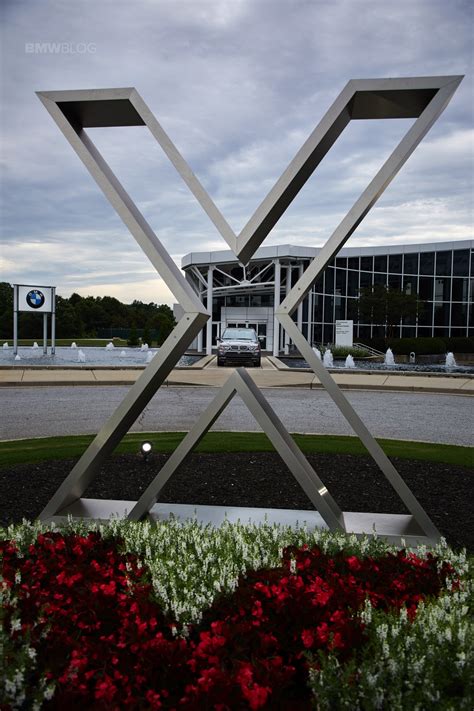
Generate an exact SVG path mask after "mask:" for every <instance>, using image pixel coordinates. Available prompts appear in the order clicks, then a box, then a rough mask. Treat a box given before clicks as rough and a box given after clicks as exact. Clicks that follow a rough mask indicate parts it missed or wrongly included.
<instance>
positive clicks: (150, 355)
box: [146, 351, 155, 363]
mask: <svg viewBox="0 0 474 711" xmlns="http://www.w3.org/2000/svg"><path fill="white" fill-rule="evenodd" d="M154 355H155V354H154V353H153V351H148V353H147V356H146V362H147V363H151V361H152V360H153V356H154Z"/></svg>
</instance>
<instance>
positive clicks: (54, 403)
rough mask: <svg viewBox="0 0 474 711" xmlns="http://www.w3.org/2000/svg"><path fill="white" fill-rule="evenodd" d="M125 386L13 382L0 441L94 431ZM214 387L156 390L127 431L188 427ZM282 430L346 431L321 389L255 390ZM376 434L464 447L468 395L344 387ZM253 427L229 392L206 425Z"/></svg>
mask: <svg viewBox="0 0 474 711" xmlns="http://www.w3.org/2000/svg"><path fill="white" fill-rule="evenodd" d="M127 390H128V388H126V387H111V386H108V387H100V386H94V387H85V386H81V387H51V388H46V387H44V388H42V387H31V388H29V387H21V388H2V389H1V391H0V439H18V438H23V437H45V436H52V435H66V434H86V433H93V434H94V433H97V432H98V431H99V429H100V427H101V426H102V424H104V423H105V422H106V420H107V418H108V417H109V416H110V415H111V414H112V413H113V411H114V410H115V408H116V407H117V406H118V404H119V403H120V401H121V400H122V398H123V397H124V396H125V394H126V392H127ZM216 393H217V389H214V388H206V387H172V388H166V387H165V388H163V389H162V390H160V391H159V392H158V394H157V395H155V397H154V398H153V399H152V400H151V402H150V403H149V405H148V406H147V408H146V409H145V411H144V413H142V415H141V416H140V417H139V418H138V420H137V421H136V422H135V424H134V426H133V427H132V430H134V431H144V432H152V431H173V430H181V431H185V430H188V429H189V428H190V427H191V426H192V425H193V424H194V423H195V422H196V420H197V418H198V417H199V415H200V414H201V412H203V410H204V409H205V407H206V405H207V404H208V403H209V402H210V401H211V399H212V398H213V397H214V396H215V395H216ZM263 393H264V395H265V397H266V398H267V399H268V401H269V402H270V404H271V405H272V407H273V408H274V409H275V411H276V413H277V415H278V416H279V417H280V418H281V420H282V421H283V423H284V425H285V426H286V428H287V429H288V430H289V431H290V432H305V433H324V434H353V432H352V429H351V428H350V426H349V425H348V424H347V422H346V421H345V420H344V418H343V417H342V415H341V414H340V412H339V411H338V409H337V408H336V406H335V405H334V404H333V402H332V400H331V399H330V398H329V396H328V395H327V393H325V392H324V391H320V390H306V389H304V390H303V389H301V390H298V389H290V388H280V389H277V388H275V389H266V390H264V391H263ZM346 396H347V398H348V399H349V401H350V402H351V404H352V405H353V407H354V408H355V410H356V412H357V413H358V414H359V416H360V417H361V418H362V420H363V421H364V423H365V424H366V425H367V427H368V428H369V430H370V431H371V433H372V434H373V435H375V436H376V437H389V438H393V439H407V440H420V441H427V442H444V443H448V444H463V445H472V444H474V442H473V439H474V438H473V422H474V417H473V414H474V413H473V410H474V408H473V402H474V401H473V399H472V398H470V397H465V396H464V397H463V396H458V395H441V394H430V393H424V394H416V393H400V392H387V391H385V392H375V391H371V392H354V391H352V392H346ZM214 429H218V430H240V431H251V430H259V429H260V428H259V426H258V425H257V423H256V421H255V420H254V419H253V417H252V415H251V414H250V413H249V412H248V410H247V408H246V407H245V405H244V404H243V402H242V401H241V400H240V398H239V397H237V396H236V397H235V398H234V399H233V400H232V402H231V403H230V404H229V406H228V407H227V409H226V410H225V411H224V412H223V414H222V415H221V417H220V418H219V419H218V420H217V422H216V423H215V425H214Z"/></svg>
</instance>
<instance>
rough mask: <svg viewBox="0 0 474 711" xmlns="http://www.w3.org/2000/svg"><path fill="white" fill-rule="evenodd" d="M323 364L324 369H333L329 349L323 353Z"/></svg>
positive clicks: (332, 360)
mask: <svg viewBox="0 0 474 711" xmlns="http://www.w3.org/2000/svg"><path fill="white" fill-rule="evenodd" d="M323 363H324V365H325V366H326V368H334V358H333V355H332V352H331V349H330V348H328V349H327V350H325V351H324V356H323Z"/></svg>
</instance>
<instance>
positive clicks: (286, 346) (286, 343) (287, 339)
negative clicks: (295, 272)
mask: <svg viewBox="0 0 474 711" xmlns="http://www.w3.org/2000/svg"><path fill="white" fill-rule="evenodd" d="M290 291H291V264H289V265H288V266H287V267H286V288H285V294H286V296H288V294H289V293H290ZM284 352H285V355H288V354H289V352H290V336H289V333H288V331H285V341H284Z"/></svg>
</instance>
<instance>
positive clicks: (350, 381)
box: [0, 356, 474, 396]
mask: <svg viewBox="0 0 474 711" xmlns="http://www.w3.org/2000/svg"><path fill="white" fill-rule="evenodd" d="M213 358H214V357H213V356H210V357H209V359H208V362H207V364H211V367H203V366H201V367H199V368H186V369H181V368H179V369H175V370H173V371H172V372H171V373H170V375H169V377H168V378H167V379H166V381H165V383H164V385H166V386H168V387H177V386H180V387H195V386H200V387H222V385H223V384H224V383H225V382H226V380H227V379H228V377H229V376H230V375H231V374H232V373H233V372H234V369H233V368H217V367H212V360H213ZM200 365H201V364H200ZM141 372H142V369H140V368H138V369H137V368H133V369H126V368H124V369H102V368H101V369H97V368H84V369H81V370H70V369H67V370H66V369H54V370H53V369H36V368H31V369H27V368H22V369H20V368H18V369H2V370H0V387H28V386H29V387H45V386H49V387H51V386H69V387H75V386H83V385H88V386H91V385H116V386H127V385H128V386H130V385H132V384H133V383H134V382H135V380H136V379H137V378H138V376H139V375H140V373H141ZM249 374H250V375H251V377H252V379H253V380H254V382H255V383H256V384H257V385H258V386H259V387H262V388H285V387H286V388H307V389H310V390H318V389H321V388H322V386H321V383H320V382H319V380H318V378H316V377H315V376H314V374H313V373H312V372H310V371H309V372H295V371H294V370H292V369H291V368H288V369H284V370H276V369H275V367H274V366H273V364H272V363H271V362H270V363H269V365H268V366H267V367H266V368H262V369H256V368H252V369H249ZM332 375H333V377H334V379H335V381H336V382H337V384H338V385H339V387H340V388H341V389H343V390H391V391H401V392H426V393H450V394H455V395H465V396H469V395H474V377H472V376H464V375H462V374H459V375H456V374H453V375H444V374H439V375H438V374H429V375H428V374H427V375H418V374H415V373H403V374H397V373H394V372H393V371H388V372H386V373H380V372H377V373H367V372H360V373H354V372H352V373H351V372H348V373H341V372H334V371H332Z"/></svg>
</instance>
